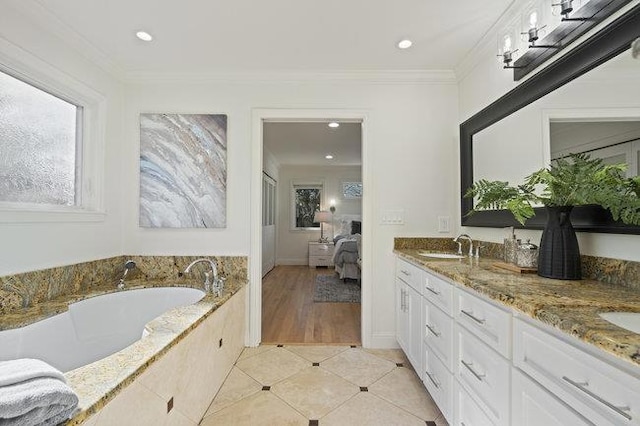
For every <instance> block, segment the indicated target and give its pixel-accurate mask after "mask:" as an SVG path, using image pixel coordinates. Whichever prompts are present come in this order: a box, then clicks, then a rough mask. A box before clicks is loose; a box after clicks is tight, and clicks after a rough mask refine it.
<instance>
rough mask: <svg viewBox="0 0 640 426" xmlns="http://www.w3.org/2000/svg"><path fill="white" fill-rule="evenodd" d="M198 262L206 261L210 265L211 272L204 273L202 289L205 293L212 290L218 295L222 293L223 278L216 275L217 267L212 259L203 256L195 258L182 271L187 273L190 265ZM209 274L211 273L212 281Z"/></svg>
mask: <svg viewBox="0 0 640 426" xmlns="http://www.w3.org/2000/svg"><path fill="white" fill-rule="evenodd" d="M200 262H205V263H208V264H209V266H210V267H211V272H205V273H204V277H205V279H204V291H206V292H207V293H212V292H213V293H215V294H216V296H218V297H220V295H221V294H222V289H223V288H224V278H219V277H218V268H217V266H216V263H215V262H214V261H213V260H211V259H205V258H202V259H196V260H194V261H193V262H191V263H190V264H189V266H187V267H186V269H185V270H184V273H185V274H188V273H189V272H190V271H191V267H192V266H193V265H195V264H197V263H200ZM211 275H213V282H212V281H211Z"/></svg>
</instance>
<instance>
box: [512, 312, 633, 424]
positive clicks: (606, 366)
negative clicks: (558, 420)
mask: <svg viewBox="0 0 640 426" xmlns="http://www.w3.org/2000/svg"><path fill="white" fill-rule="evenodd" d="M589 349H590V348H589ZM513 354H514V359H513V363H514V366H516V367H517V368H519V369H520V370H521V371H523V372H525V373H527V374H528V375H529V376H530V377H531V378H533V379H534V380H536V381H537V382H538V383H540V384H541V385H542V386H544V387H545V388H546V389H548V391H549V392H551V393H553V394H555V395H556V396H557V397H558V398H560V399H561V400H562V401H564V403H566V404H567V405H568V406H570V407H572V408H573V409H574V410H576V411H578V412H580V413H582V414H583V415H584V416H585V417H587V418H588V419H589V420H590V421H592V422H593V423H595V424H597V425H630V424H633V425H638V424H640V380H639V379H638V377H637V375H636V376H635V377H634V376H633V375H631V374H628V373H627V372H625V371H622V370H621V369H619V368H617V367H616V366H614V365H612V364H610V363H609V362H607V361H606V360H604V359H602V358H600V357H598V356H594V355H593V354H591V353H589V352H588V351H587V350H585V349H582V348H579V347H577V346H576V345H574V344H570V343H568V342H566V341H564V340H563V339H562V337H559V336H556V335H553V334H551V333H550V332H547V331H546V330H543V329H542V328H539V327H536V326H534V325H532V324H530V323H529V322H528V321H523V320H522V319H516V320H515V326H514V352H513Z"/></svg>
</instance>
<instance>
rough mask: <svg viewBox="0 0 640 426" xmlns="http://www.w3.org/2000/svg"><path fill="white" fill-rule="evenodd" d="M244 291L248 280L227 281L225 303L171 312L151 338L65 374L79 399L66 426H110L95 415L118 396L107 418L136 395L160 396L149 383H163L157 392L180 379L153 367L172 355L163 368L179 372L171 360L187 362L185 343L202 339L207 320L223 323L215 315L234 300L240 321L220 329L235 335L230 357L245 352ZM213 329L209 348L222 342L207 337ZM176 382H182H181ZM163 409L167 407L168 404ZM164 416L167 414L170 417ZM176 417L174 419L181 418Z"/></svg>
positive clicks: (152, 326)
mask: <svg viewBox="0 0 640 426" xmlns="http://www.w3.org/2000/svg"><path fill="white" fill-rule="evenodd" d="M245 285H246V280H239V279H229V280H227V285H226V287H225V290H224V292H223V294H222V296H221V297H219V298H218V297H214V296H213V295H211V294H209V295H207V296H205V297H204V298H203V299H202V300H200V301H199V302H197V303H195V304H193V305H188V306H182V307H179V308H175V309H172V310H171V311H168V312H166V313H165V314H163V315H161V316H159V317H158V318H156V319H154V320H153V321H151V322H149V323H148V324H147V326H146V329H147V331H148V332H149V334H148V335H147V336H145V337H144V338H142V339H141V340H139V341H137V342H135V343H134V344H132V345H130V346H128V347H127V348H125V349H123V350H121V351H119V352H117V353H115V354H113V355H110V356H108V357H106V358H103V359H101V360H98V361H96V362H94V363H91V364H88V365H86V366H83V367H80V368H77V369H75V370H72V371H70V372H68V373H66V374H65V376H66V378H67V381H68V383H69V385H70V386H71V387H72V388H73V390H74V391H75V392H76V393H77V394H78V397H79V399H80V402H79V411H78V412H77V413H76V415H75V416H74V417H73V418H72V419H71V420H70V421H69V422H67V425H69V426H71V425H78V424H82V423H84V422H86V421H88V420H90V421H91V422H95V421H97V422H98V424H101V423H100V419H101V418H103V417H104V419H103V420H104V421H105V422H106V423H102V424H110V423H109V421H108V420H106V419H107V418H108V416H107V414H104V413H100V414H98V415H97V417H96V416H95V414H96V413H99V412H100V411H101V410H102V409H103V408H105V407H106V406H107V404H108V403H109V402H110V401H112V400H113V399H114V398H116V397H117V396H119V394H120V392H123V394H122V398H120V399H119V402H117V403H114V405H115V406H116V409H115V411H114V410H110V411H112V412H111V413H110V414H109V416H111V415H114V413H116V414H117V412H118V411H121V410H119V409H117V408H118V407H121V406H122V404H125V405H126V400H127V399H129V398H131V397H132V395H135V398H138V397H140V392H146V393H148V392H151V393H154V392H155V393H158V392H159V390H157V389H155V388H154V386H153V385H152V384H151V383H159V384H158V387H160V384H164V385H167V383H168V380H167V381H163V380H161V379H162V377H164V378H165V379H166V378H167V376H169V375H170V376H172V377H173V376H176V373H175V371H174V370H170V371H169V370H168V371H165V373H164V375H163V376H162V375H159V374H158V372H157V370H158V368H157V367H154V364H155V363H156V362H163V360H164V357H165V356H167V355H168V356H169V358H167V359H168V360H169V361H165V363H167V362H171V365H172V366H173V367H172V368H174V367H175V368H178V367H179V364H178V363H177V362H175V360H173V359H174V358H175V357H176V356H184V354H182V352H183V351H184V350H185V349H183V348H182V347H181V346H180V343H181V342H182V341H183V340H185V339H190V338H191V335H192V334H193V336H199V335H200V334H202V332H200V331H198V330H199V329H200V325H201V324H203V322H205V321H207V320H208V319H209V317H211V320H212V321H214V322H217V321H219V318H216V317H215V315H216V312H217V311H218V310H219V309H221V308H224V307H225V304H226V303H227V302H229V301H230V300H234V301H235V302H234V303H236V304H237V305H238V306H236V307H235V308H234V309H233V310H234V312H235V311H237V312H240V313H241V315H240V317H241V320H240V321H233V323H232V324H230V325H224V327H218V328H223V329H224V332H229V331H231V332H232V335H231V336H225V339H224V340H225V341H226V342H227V346H225V351H227V348H229V347H236V346H240V347H242V346H243V345H242V342H243V338H244V332H243V327H244V305H245V299H246V297H245V295H244V293H245V291H246V287H245ZM132 288H133V287H132ZM234 295H237V297H234ZM229 309H230V307H229ZM203 325H206V324H203ZM211 327H212V325H211V321H209V325H207V326H206V327H205V330H204V332H205V334H208V335H209V336H208V337H209V338H208V339H206V340H207V341H208V342H209V343H208V344H209V345H210V346H211V345H213V344H215V346H216V347H217V346H218V339H219V338H222V335H220V336H218V334H216V335H215V336H217V337H216V338H215V339H214V338H213V336H211V333H210V332H208V330H209V329H210V328H211ZM237 327H241V328H242V330H240V331H238V332H236V331H234V330H235V328H237ZM194 333H195V334H194ZM194 339H196V343H195V345H196V346H197V347H200V345H201V342H202V341H203V339H202V338H201V337H194V338H191V340H194ZM229 340H235V341H236V342H235V344H233V345H229V344H228V343H229ZM174 349H175V351H174ZM196 349H197V348H196ZM196 349H190V352H194V353H195V352H201V351H199V350H196ZM240 350H241V349H239V350H237V351H235V352H237V354H236V353H235V352H234V351H233V350H232V351H231V352H232V353H229V354H226V355H224V356H225V357H226V358H228V359H231V358H233V357H234V356H235V358H233V361H235V359H236V358H237V356H238V355H239V354H240ZM209 353H210V351H204V352H203V353H202V355H203V356H206V355H207V354H209ZM176 354H178V355H176ZM180 354H182V355H180ZM226 358H225V359H226ZM172 360H173V361H172ZM231 364H232V363H231ZM180 365H182V367H181V368H186V367H188V366H189V365H191V366H192V367H196V369H197V368H207V369H210V368H211V366H208V365H206V363H204V362H200V361H198V362H195V363H191V361H189V362H187V360H184V359H183V360H182V363H180ZM229 368H230V367H229ZM147 371H149V373H148V374H147V375H146V377H145V379H144V380H143V381H142V383H140V382H138V381H137V380H136V379H138V378H140V377H141V376H142V375H143V374H145V372H147ZM192 373H193V372H192ZM209 373H211V374H213V375H214V376H216V377H217V376H220V375H221V377H218V379H217V380H219V382H220V383H222V380H223V378H224V377H225V376H226V373H224V372H209ZM221 373H224V374H221ZM227 373H228V371H227ZM203 374H204V372H203ZM149 376H151V377H149ZM197 376H198V374H191V376H190V377H192V378H193V377H197ZM158 377H159V378H158ZM174 378H176V380H178V378H177V377H174ZM145 382H146V383H147V384H146V385H145V384H144V383H145ZM167 386H168V385H167ZM205 386H212V384H211V383H206V384H205ZM150 387H151V388H153V389H151V391H150V390H149V388H150ZM180 387H181V390H184V388H187V387H188V386H182V385H181V386H180ZM167 400H168V399H167ZM164 403H165V404H166V401H165V402H164ZM176 403H178V401H176ZM134 405H135V404H134ZM163 410H166V405H164V406H163ZM204 410H206V406H205V407H204V409H203V412H202V413H204ZM132 412H133V411H131V410H128V411H126V413H125V414H126V415H127V416H130V415H131V413H132ZM163 412H165V413H166V411H163ZM121 414H122V413H121ZM183 414H184V415H185V416H186V417H187V418H190V419H191V418H192V417H193V416H196V415H194V414H193V413H192V412H190V411H189V409H188V408H185V409H184V413H183ZM173 415H174V416H176V415H177V414H173ZM92 416H93V418H92ZM195 422H197V420H195ZM111 424H114V423H111ZM194 424H195V423H194Z"/></svg>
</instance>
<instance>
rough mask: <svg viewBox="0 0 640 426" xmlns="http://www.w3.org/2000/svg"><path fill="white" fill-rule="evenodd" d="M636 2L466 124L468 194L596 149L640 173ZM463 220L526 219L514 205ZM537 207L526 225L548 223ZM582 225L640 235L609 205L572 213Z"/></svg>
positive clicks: (467, 204)
mask: <svg viewBox="0 0 640 426" xmlns="http://www.w3.org/2000/svg"><path fill="white" fill-rule="evenodd" d="M639 9H640V8H638V7H636V8H634V9H633V10H632V11H630V12H628V13H627V14H625V15H624V16H623V17H621V18H619V19H618V20H616V21H614V22H613V23H612V24H610V25H608V26H607V27H605V28H604V29H603V30H601V32H599V33H597V34H595V35H594V36H593V37H591V38H590V39H588V40H587V41H585V42H584V43H583V44H581V45H580V46H578V47H576V48H575V49H573V50H572V51H571V52H569V53H568V54H567V55H565V56H563V57H562V58H560V59H559V60H557V61H556V62H554V63H553V64H551V65H550V66H549V67H547V68H545V69H543V70H542V71H540V72H539V73H538V74H536V75H535V76H533V77H532V78H530V79H529V80H527V81H525V82H523V83H522V84H521V85H519V86H518V87H516V88H515V89H514V90H512V91H511V92H509V93H507V94H506V95H505V96H503V97H502V98H500V99H499V100H498V101H496V102H494V103H493V104H491V105H490V106H489V107H487V108H485V109H484V110H482V111H480V112H479V113H478V114H476V115H475V116H473V117H472V118H470V119H469V120H467V121H466V122H465V123H463V124H462V125H461V126H460V143H461V183H462V186H461V194H464V192H466V189H467V188H468V187H469V186H470V185H471V184H472V183H473V182H474V181H477V180H478V179H489V180H502V181H509V182H511V183H519V182H522V180H523V179H524V178H525V177H526V176H528V175H529V174H531V173H532V172H533V171H535V170H538V169H540V168H542V167H546V166H547V165H548V164H549V161H550V160H551V159H552V158H558V157H562V156H565V155H567V154H568V153H569V152H588V153H589V154H590V155H592V156H600V157H601V158H604V159H605V161H606V162H619V160H624V161H625V162H627V163H628V164H629V174H630V175H637V174H638V162H639V160H640V158H639V157H640V61H638V60H637V59H633V57H632V55H631V53H630V52H629V46H630V45H631V42H632V41H633V40H634V39H635V38H636V37H638V36H639V35H640V11H639ZM472 206H473V200H470V199H463V200H462V216H463V217H462V224H463V226H490V227H503V226H517V227H522V226H520V225H519V224H518V223H517V222H516V221H515V220H514V219H513V217H512V216H511V214H510V213H509V212H508V211H505V210H496V211H482V212H478V213H476V214H474V215H472V216H467V213H468V212H469V211H470V210H471V208H472ZM545 221H546V217H545V215H544V209H540V210H539V211H538V210H537V214H536V216H535V217H534V218H532V219H530V220H529V221H528V222H527V224H526V226H525V227H526V228H533V229H541V228H543V227H544V223H545ZM572 222H573V224H574V227H575V228H576V229H577V230H580V231H591V232H615V233H633V234H640V227H637V226H627V225H624V224H622V223H617V222H614V221H613V220H612V219H611V217H610V215H609V214H608V212H606V211H605V210H603V209H601V208H599V207H595V206H582V207H577V208H576V209H574V212H573V214H572Z"/></svg>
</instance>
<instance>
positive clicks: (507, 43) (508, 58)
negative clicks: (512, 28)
mask: <svg viewBox="0 0 640 426" xmlns="http://www.w3.org/2000/svg"><path fill="white" fill-rule="evenodd" d="M513 43H514V38H513V37H512V35H511V32H507V33H503V34H501V35H500V36H498V55H497V56H498V57H499V58H500V59H501V61H502V64H503V65H502V68H504V69H507V68H517V67H514V66H511V62H513V60H514V59H515V54H516V53H517V52H518V49H514V46H513Z"/></svg>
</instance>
